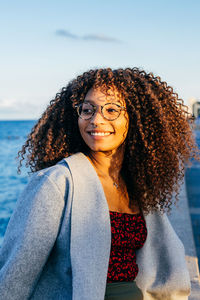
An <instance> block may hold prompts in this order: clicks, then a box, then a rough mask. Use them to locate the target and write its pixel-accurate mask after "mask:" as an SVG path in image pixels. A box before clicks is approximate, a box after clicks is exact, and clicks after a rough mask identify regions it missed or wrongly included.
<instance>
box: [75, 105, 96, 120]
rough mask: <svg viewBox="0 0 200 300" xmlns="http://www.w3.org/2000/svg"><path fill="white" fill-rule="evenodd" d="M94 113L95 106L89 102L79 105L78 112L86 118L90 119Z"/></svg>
mask: <svg viewBox="0 0 200 300" xmlns="http://www.w3.org/2000/svg"><path fill="white" fill-rule="evenodd" d="M93 113H94V108H93V106H92V105H91V104H89V103H81V104H80V105H79V106H78V114H79V116H80V117H81V118H82V119H84V120H87V119H90V118H91V117H92V115H93Z"/></svg>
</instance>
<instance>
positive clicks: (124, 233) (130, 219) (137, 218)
mask: <svg viewBox="0 0 200 300" xmlns="http://www.w3.org/2000/svg"><path fill="white" fill-rule="evenodd" d="M110 220H111V233H112V242H111V252H110V259H109V267H108V274H107V283H110V282H117V281H133V280H134V279H135V278H136V276H137V274H138V271H139V269H138V265H137V263H136V253H135V250H136V249H139V248H141V247H142V246H143V245H144V242H145V240H146V238H147V228H146V223H145V220H144V217H143V215H142V213H138V214H129V213H119V212H115V211H110Z"/></svg>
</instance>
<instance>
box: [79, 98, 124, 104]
mask: <svg viewBox="0 0 200 300" xmlns="http://www.w3.org/2000/svg"><path fill="white" fill-rule="evenodd" d="M83 102H87V103H90V102H91V103H94V100H92V99H85V100H84V101H83ZM107 103H119V104H120V105H121V104H122V103H121V102H120V101H119V100H118V101H112V100H111V101H109V102H107ZM105 104H106V103H105Z"/></svg>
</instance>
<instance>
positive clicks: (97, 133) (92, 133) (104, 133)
mask: <svg viewBox="0 0 200 300" xmlns="http://www.w3.org/2000/svg"><path fill="white" fill-rule="evenodd" d="M90 134H91V135H98V136H105V135H110V134H111V133H110V132H90Z"/></svg>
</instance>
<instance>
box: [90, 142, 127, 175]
mask: <svg viewBox="0 0 200 300" xmlns="http://www.w3.org/2000/svg"><path fill="white" fill-rule="evenodd" d="M88 157H89V159H90V160H91V162H92V164H93V165H94V167H95V169H96V171H97V173H98V175H100V176H105V177H107V176H108V177H111V178H112V179H114V180H116V179H118V178H119V177H120V171H121V168H122V163H123V159H124V147H123V148H122V147H120V148H118V149H117V151H115V152H112V151H108V152H94V151H91V152H90V153H89V154H88Z"/></svg>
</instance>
